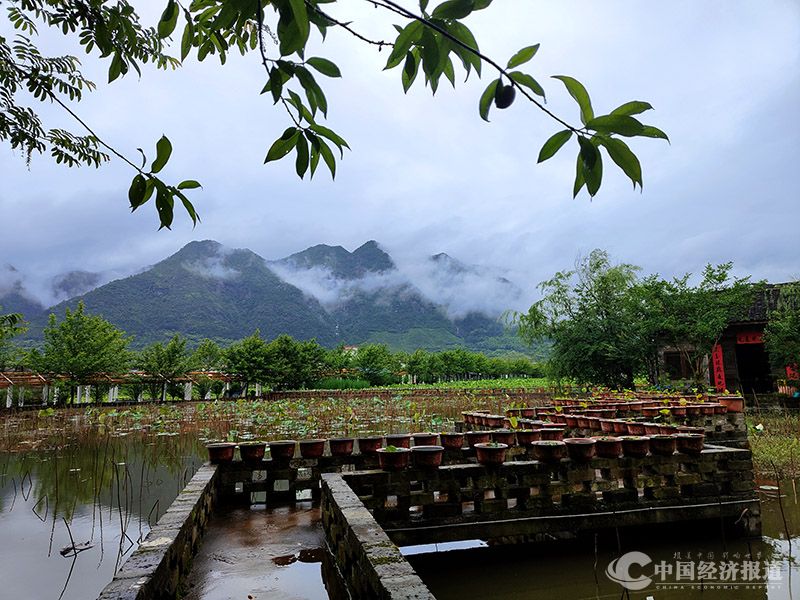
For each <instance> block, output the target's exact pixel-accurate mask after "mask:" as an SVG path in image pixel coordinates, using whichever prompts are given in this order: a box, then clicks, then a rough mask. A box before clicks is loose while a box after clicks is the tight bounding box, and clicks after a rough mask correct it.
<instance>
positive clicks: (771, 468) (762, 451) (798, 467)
mask: <svg viewBox="0 0 800 600" xmlns="http://www.w3.org/2000/svg"><path fill="white" fill-rule="evenodd" d="M747 427H748V430H749V437H750V447H751V449H752V451H753V467H754V468H755V471H756V474H757V475H759V476H762V477H768V478H770V479H775V478H776V471H777V476H778V477H777V478H781V479H783V478H787V477H800V415H786V414H781V415H767V414H763V413H762V414H761V415H752V416H749V417H748V418H747Z"/></svg>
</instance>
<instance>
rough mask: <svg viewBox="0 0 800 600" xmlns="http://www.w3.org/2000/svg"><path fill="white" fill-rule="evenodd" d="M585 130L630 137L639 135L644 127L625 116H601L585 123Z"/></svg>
mask: <svg viewBox="0 0 800 600" xmlns="http://www.w3.org/2000/svg"><path fill="white" fill-rule="evenodd" d="M586 128H587V129H593V130H594V131H600V132H601V133H617V134H619V135H624V136H625V137H632V136H635V135H639V134H641V133H642V130H643V129H644V125H642V124H641V123H640V122H639V121H637V120H636V119H634V118H633V117H629V116H627V115H603V116H602V117H596V118H594V119H591V120H590V121H589V122H587V123H586Z"/></svg>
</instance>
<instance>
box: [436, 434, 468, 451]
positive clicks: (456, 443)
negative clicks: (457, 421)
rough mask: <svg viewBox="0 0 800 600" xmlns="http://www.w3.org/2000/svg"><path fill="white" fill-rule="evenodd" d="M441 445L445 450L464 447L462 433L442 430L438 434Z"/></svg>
mask: <svg viewBox="0 0 800 600" xmlns="http://www.w3.org/2000/svg"><path fill="white" fill-rule="evenodd" d="M439 439H440V440H441V443H442V446H443V447H444V448H446V449H447V450H461V448H463V447H464V434H463V433H458V432H455V431H443V432H441V433H440V434H439Z"/></svg>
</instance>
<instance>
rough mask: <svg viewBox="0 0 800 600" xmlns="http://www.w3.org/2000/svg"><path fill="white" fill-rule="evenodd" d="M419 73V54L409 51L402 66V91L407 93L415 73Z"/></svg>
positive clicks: (415, 75) (415, 76)
mask: <svg viewBox="0 0 800 600" xmlns="http://www.w3.org/2000/svg"><path fill="white" fill-rule="evenodd" d="M418 72H419V52H418V51H417V50H416V48H415V49H414V50H410V51H409V52H408V54H407V55H406V64H405V65H403V75H402V77H401V79H402V82H403V91H404V92H405V93H408V90H409V89H410V88H411V85H412V84H413V83H414V80H415V79H416V78H417V73H418Z"/></svg>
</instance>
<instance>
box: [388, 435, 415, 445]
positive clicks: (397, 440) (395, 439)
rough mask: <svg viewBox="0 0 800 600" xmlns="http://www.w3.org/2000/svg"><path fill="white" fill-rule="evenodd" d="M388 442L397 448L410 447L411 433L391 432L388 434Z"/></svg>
mask: <svg viewBox="0 0 800 600" xmlns="http://www.w3.org/2000/svg"><path fill="white" fill-rule="evenodd" d="M386 443H387V444H388V445H389V446H395V447H396V448H410V447H411V435H409V434H408V433H390V434H389V435H387V436H386Z"/></svg>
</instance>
